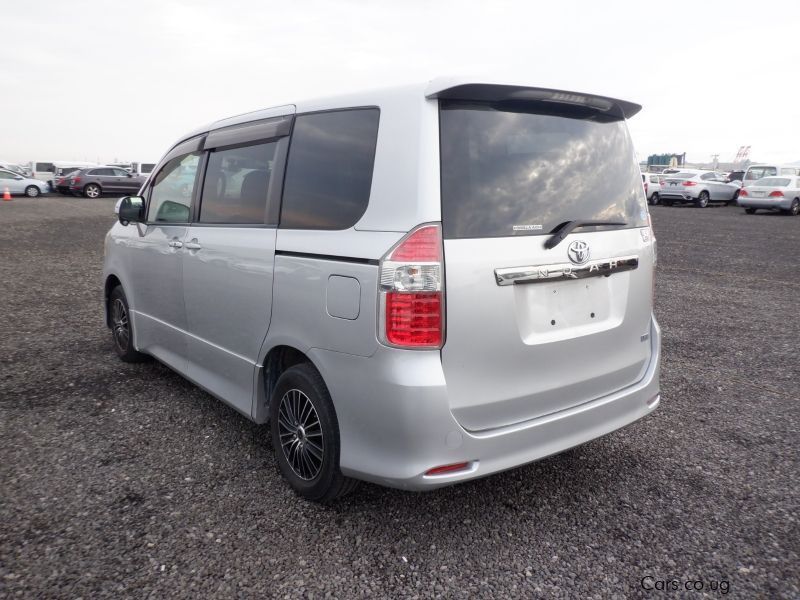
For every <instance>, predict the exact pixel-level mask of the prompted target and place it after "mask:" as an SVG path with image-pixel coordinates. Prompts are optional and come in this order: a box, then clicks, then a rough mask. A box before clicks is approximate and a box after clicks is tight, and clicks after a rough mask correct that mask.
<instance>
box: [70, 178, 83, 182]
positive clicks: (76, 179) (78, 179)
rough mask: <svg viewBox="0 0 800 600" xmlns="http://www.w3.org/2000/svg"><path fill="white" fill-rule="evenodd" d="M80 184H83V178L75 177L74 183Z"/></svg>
mask: <svg viewBox="0 0 800 600" xmlns="http://www.w3.org/2000/svg"><path fill="white" fill-rule="evenodd" d="M80 182H81V178H80V177H73V178H72V183H80Z"/></svg>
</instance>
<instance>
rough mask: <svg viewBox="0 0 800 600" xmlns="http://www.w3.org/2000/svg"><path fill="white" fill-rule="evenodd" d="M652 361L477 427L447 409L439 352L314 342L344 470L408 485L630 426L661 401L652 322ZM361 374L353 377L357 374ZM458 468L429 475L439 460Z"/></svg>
mask: <svg viewBox="0 0 800 600" xmlns="http://www.w3.org/2000/svg"><path fill="white" fill-rule="evenodd" d="M650 339H651V344H652V354H651V360H650V364H649V365H648V367H647V369H646V372H645V374H644V376H643V377H642V379H640V380H639V381H638V382H637V383H635V384H633V385H631V386H629V387H627V388H625V389H623V390H620V391H618V392H615V393H613V394H610V395H608V396H604V397H602V398H598V399H595V400H592V401H590V402H587V403H585V404H582V405H579V406H575V407H572V408H570V409H565V410H563V411H559V412H557V413H553V414H549V415H546V416H544V417H540V418H537V419H532V420H530V421H525V422H522V423H517V424H514V425H510V426H507V427H501V428H498V429H494V430H488V431H482V432H480V433H475V432H468V431H466V430H465V429H463V428H462V427H461V426H460V425H459V424H458V423H457V422H456V420H455V419H454V418H453V415H452V414H451V412H450V410H449V405H448V401H447V385H446V382H445V379H444V374H443V372H442V367H441V359H440V356H439V353H438V352H414V351H404V350H393V349H389V348H383V347H381V348H380V349H379V350H378V351H377V352H376V353H375V354H374V355H373V356H371V357H369V358H363V357H356V356H352V355H346V354H342V353H337V352H330V351H325V350H312V351H311V352H310V356H311V359H312V360H313V361H314V362H315V364H316V365H317V367H318V368H319V369H320V372H321V373H322V376H323V378H324V379H325V381H326V383H327V384H328V387H329V389H330V392H331V395H332V397H333V399H334V404H335V407H336V412H337V416H338V420H339V430H340V434H341V456H340V466H341V469H342V472H343V473H344V474H345V475H348V476H351V477H355V478H358V479H364V480H367V481H372V482H374V483H378V484H381V485H386V486H390V487H396V488H402V489H407V490H427V489H434V488H438V487H442V486H446V485H450V484H453V483H458V482H461V481H466V480H469V479H475V478H478V477H484V476H486V475H490V474H492V473H497V472H499V471H503V470H506V469H511V468H513V467H517V466H519V465H523V464H526V463H529V462H532V461H535V460H539V459H542V458H545V457H547V456H550V455H553V454H557V453H559V452H563V451H564V450H567V449H569V448H572V447H574V446H578V445H580V444H583V443H585V442H588V441H590V440H593V439H595V438H598V437H600V436H603V435H606V434H608V433H611V432H612V431H615V430H617V429H619V428H621V427H624V426H625V425H628V424H630V423H632V422H634V421H636V420H638V419H640V418H642V417H644V416H645V415H647V414H649V413H650V412H652V411H653V410H654V409H655V408H656V407H657V406H658V403H659V399H660V398H659V373H660V360H661V351H660V348H661V333H660V329H659V327H658V324H657V323H656V321H655V318H654V319H653V320H652V323H651V338H650ZM353 373H358V378H354V377H353ZM461 462H468V463H469V467H468V468H467V469H465V470H463V471H458V472H454V473H449V474H445V475H436V476H426V475H425V474H424V473H425V472H426V471H427V470H429V469H431V468H433V467H436V466H441V465H448V464H454V463H461Z"/></svg>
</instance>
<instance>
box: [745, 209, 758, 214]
mask: <svg viewBox="0 0 800 600" xmlns="http://www.w3.org/2000/svg"><path fill="white" fill-rule="evenodd" d="M744 212H746V213H747V214H748V215H754V214H756V209H755V208H745V209H744Z"/></svg>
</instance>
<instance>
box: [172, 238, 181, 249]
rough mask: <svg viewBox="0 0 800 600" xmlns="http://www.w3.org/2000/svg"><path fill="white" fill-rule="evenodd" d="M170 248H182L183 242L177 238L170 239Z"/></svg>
mask: <svg viewBox="0 0 800 600" xmlns="http://www.w3.org/2000/svg"><path fill="white" fill-rule="evenodd" d="M169 247H170V248H183V242H179V241H178V240H172V241H171V242H170V243H169Z"/></svg>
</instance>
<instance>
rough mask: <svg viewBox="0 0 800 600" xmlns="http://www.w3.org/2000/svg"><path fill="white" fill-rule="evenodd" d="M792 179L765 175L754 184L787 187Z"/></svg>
mask: <svg viewBox="0 0 800 600" xmlns="http://www.w3.org/2000/svg"><path fill="white" fill-rule="evenodd" d="M789 182H790V179H789V178H788V177H765V178H764V179H759V180H758V181H756V182H755V183H754V184H753V185H764V186H769V187H786V186H787V185H789Z"/></svg>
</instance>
